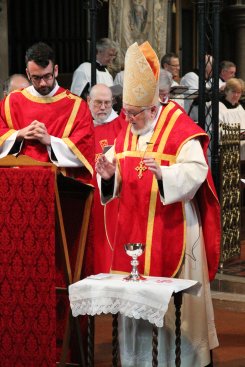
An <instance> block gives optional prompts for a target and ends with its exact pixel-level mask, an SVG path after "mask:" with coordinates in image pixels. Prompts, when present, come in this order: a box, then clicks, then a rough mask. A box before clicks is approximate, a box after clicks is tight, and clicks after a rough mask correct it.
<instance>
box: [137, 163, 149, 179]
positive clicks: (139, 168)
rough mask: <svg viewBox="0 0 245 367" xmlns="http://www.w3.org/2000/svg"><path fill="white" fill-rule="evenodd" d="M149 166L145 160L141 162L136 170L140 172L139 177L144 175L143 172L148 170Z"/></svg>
mask: <svg viewBox="0 0 245 367" xmlns="http://www.w3.org/2000/svg"><path fill="white" fill-rule="evenodd" d="M147 169H148V168H147V167H146V165H145V164H144V162H143V161H142V159H141V161H140V164H139V165H138V166H137V167H135V170H136V171H137V172H138V177H139V178H141V177H142V176H143V172H144V171H146V170H147Z"/></svg>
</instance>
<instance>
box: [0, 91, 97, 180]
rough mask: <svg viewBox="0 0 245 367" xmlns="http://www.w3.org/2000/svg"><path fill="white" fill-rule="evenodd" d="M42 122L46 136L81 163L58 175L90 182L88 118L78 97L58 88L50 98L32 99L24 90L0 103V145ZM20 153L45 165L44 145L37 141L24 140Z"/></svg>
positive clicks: (91, 141) (91, 156)
mask: <svg viewBox="0 0 245 367" xmlns="http://www.w3.org/2000/svg"><path fill="white" fill-rule="evenodd" d="M34 120H38V121H40V122H43V123H44V124H45V126H46V128H47V130H48V133H49V134H50V135H52V136H55V137H57V138H61V139H62V140H63V142H64V143H65V144H66V145H67V146H68V147H69V148H70V150H71V151H72V152H73V153H74V154H75V155H76V157H77V158H78V159H79V160H80V161H81V162H82V163H83V164H84V167H82V168H76V169H71V168H66V169H64V168H62V173H64V174H65V175H69V176H71V177H74V178H76V179H79V180H81V181H83V182H84V183H90V180H91V177H92V175H93V162H94V127H93V123H92V117H91V114H90V111H89V108H88V106H87V103H86V102H84V101H83V100H82V99H81V98H79V97H77V96H75V95H73V94H72V93H71V92H69V91H68V90H65V89H63V88H59V89H58V91H57V93H56V94H55V95H54V96H53V97H43V98H42V97H35V96H33V95H31V94H30V93H28V91H27V90H26V89H23V90H21V91H15V92H13V93H11V94H10V95H8V96H7V97H6V99H5V100H4V101H3V103H2V104H1V114H0V145H2V144H3V143H4V141H5V140H6V139H7V138H8V137H9V136H10V135H11V134H13V133H14V132H15V130H20V129H23V128H24V127H26V126H28V125H29V124H30V123H31V122H32V121H34ZM20 154H23V155H27V156H30V157H32V158H33V159H36V160H38V161H42V162H49V156H48V152H47V148H46V146H44V145H43V144H41V143H40V142H39V141H37V140H28V141H27V140H26V141H24V144H23V145H22V148H21V152H20Z"/></svg>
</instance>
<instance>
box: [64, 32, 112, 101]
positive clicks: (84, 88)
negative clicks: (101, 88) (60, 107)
mask: <svg viewBox="0 0 245 367" xmlns="http://www.w3.org/2000/svg"><path fill="white" fill-rule="evenodd" d="M116 56H117V44H116V42H114V41H112V40H110V39H109V38H101V39H100V40H98V41H97V42H96V84H101V83H102V84H105V85H107V86H108V87H110V86H112V85H113V77H112V75H111V74H110V73H109V71H108V69H107V66H108V65H109V64H111V63H112V62H113V60H114V59H115V58H116ZM90 88H91V63H90V62H84V63H82V64H81V65H79V66H78V68H77V69H76V70H75V71H74V73H73V77H72V84H71V92H72V93H74V94H76V95H78V96H82V97H83V98H86V97H87V95H88V91H89V90H90Z"/></svg>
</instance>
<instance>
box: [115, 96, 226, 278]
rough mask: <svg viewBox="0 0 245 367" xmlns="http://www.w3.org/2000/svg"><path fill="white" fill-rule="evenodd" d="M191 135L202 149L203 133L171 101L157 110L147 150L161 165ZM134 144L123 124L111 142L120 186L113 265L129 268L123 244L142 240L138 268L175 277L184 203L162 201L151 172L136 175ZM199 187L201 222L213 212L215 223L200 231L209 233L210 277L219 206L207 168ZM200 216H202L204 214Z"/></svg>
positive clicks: (215, 263)
mask: <svg viewBox="0 0 245 367" xmlns="http://www.w3.org/2000/svg"><path fill="white" fill-rule="evenodd" d="M193 138H199V140H200V142H201V144H202V146H203V148H204V151H205V150H206V147H207V144H208V137H207V135H206V133H205V132H204V131H203V130H202V129H201V128H199V127H198V126H197V125H196V124H195V123H193V121H192V120H191V119H190V118H189V117H188V116H187V115H186V114H185V113H183V112H182V110H181V109H179V108H178V106H177V105H176V104H175V103H173V102H170V103H169V104H168V105H167V106H166V107H165V108H164V109H163V110H162V112H161V114H160V117H159V119H158V122H157V125H156V127H155V130H154V133H153V136H152V138H151V141H150V143H151V144H149V145H148V147H147V150H146V154H147V152H151V156H153V157H154V158H155V159H156V160H157V162H158V163H159V164H160V165H170V164H174V163H175V162H176V157H177V155H178V153H179V151H180V149H181V147H182V145H183V144H184V143H186V142H187V141H188V140H190V139H193ZM136 143H137V142H136V136H135V135H133V134H132V133H131V131H130V127H128V129H127V130H126V129H124V130H123V131H122V133H120V135H119V136H118V138H117V140H116V145H115V150H116V154H117V158H118V161H119V169H120V173H121V177H122V187H121V192H120V210H119V216H118V225H117V232H116V238H115V244H116V245H115V250H114V257H113V266H112V270H113V271H115V272H117V271H125V272H126V271H130V270H131V266H130V260H129V258H128V256H127V255H126V254H125V251H124V248H123V245H124V244H125V243H129V242H133V243H136V242H141V243H144V244H146V250H145V253H144V254H143V255H142V256H141V257H140V258H139V262H140V265H139V271H140V272H141V273H144V274H145V275H152V276H168V277H170V276H175V275H176V273H177V272H178V270H179V269H180V266H181V264H182V261H183V256H184V253H185V231H186V229H185V218H184V208H183V203H181V202H178V203H174V204H170V205H166V206H164V205H162V203H161V202H160V194H159V190H158V184H157V181H156V179H155V177H154V175H153V174H152V173H151V172H150V171H149V170H146V171H144V172H143V176H142V178H138V177H137V175H138V172H137V171H136V167H139V165H140V161H141V159H142V157H143V154H144V152H141V151H137V150H136ZM202 187H203V188H204V190H203V188H201V190H199V191H200V196H201V197H203V195H204V199H203V201H204V202H205V198H207V199H208V203H207V204H206V205H205V207H204V209H205V210H204V211H205V214H204V217H205V215H207V216H208V217H209V216H210V217H209V218H210V219H209V220H204V223H202V224H203V225H205V224H209V225H211V224H212V220H213V219H214V216H216V220H215V222H214V223H215V225H217V228H214V225H213V226H212V225H211V227H209V229H204V236H206V235H207V234H209V239H210V237H211V236H212V240H211V239H210V240H211V242H210V243H207V247H206V251H207V258H208V266H209V272H210V277H211V278H212V277H213V276H214V274H215V272H216V270H217V266H218V261H219V240H220V227H219V224H218V221H219V205H218V200H217V196H216V193H215V189H214V185H213V182H212V178H211V175H210V173H209V175H208V180H207V182H205V183H204V184H203V185H202ZM201 209H203V208H201ZM202 212H203V210H202V211H201V213H202ZM201 216H202V218H203V214H202V215H201ZM217 218H218V220H217ZM206 241H207V237H206V238H205V243H206ZM213 246H214V247H213Z"/></svg>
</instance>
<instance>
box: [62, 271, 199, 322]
mask: <svg viewBox="0 0 245 367" xmlns="http://www.w3.org/2000/svg"><path fill="white" fill-rule="evenodd" d="M123 278H125V275H122V274H98V275H92V276H90V277H87V278H85V279H83V280H80V281H79V282H76V283H74V284H71V285H70V286H69V299H70V306H71V310H72V314H73V316H74V317H76V316H78V315H92V316H94V315H99V314H101V313H104V314H108V313H112V314H116V313H117V312H119V313H121V314H122V315H124V316H128V317H133V318H135V319H139V318H142V319H144V320H148V321H149V322H150V323H152V324H155V325H156V326H157V327H162V326H163V322H164V321H163V320H164V315H165V313H166V311H167V309H168V304H169V301H170V299H171V296H172V295H173V293H177V292H180V291H183V292H186V293H190V294H193V295H198V293H199V290H200V287H201V285H200V283H199V282H197V281H194V280H187V279H175V278H163V277H146V280H145V281H140V282H132V281H130V282H128V281H125V280H123Z"/></svg>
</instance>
